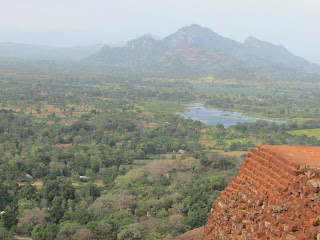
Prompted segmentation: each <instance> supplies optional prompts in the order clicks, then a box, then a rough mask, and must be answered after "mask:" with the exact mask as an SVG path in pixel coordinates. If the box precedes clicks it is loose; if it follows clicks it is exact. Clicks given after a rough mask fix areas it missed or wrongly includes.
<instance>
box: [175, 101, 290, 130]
mask: <svg viewBox="0 0 320 240" xmlns="http://www.w3.org/2000/svg"><path fill="white" fill-rule="evenodd" d="M187 106H188V108H187V111H186V112H184V113H179V114H180V115H181V116H183V117H184V118H191V119H192V120H198V121H200V122H202V123H204V124H208V125H217V124H219V123H221V124H223V125H224V126H225V127H229V126H232V125H236V124H237V123H238V122H240V123H251V122H255V121H258V120H265V121H271V122H273V120H270V119H261V118H252V117H248V116H245V115H244V113H239V112H230V111H225V110H219V109H214V108H205V107H203V104H202V103H193V104H188V105H187ZM274 122H276V123H286V122H285V121H274Z"/></svg>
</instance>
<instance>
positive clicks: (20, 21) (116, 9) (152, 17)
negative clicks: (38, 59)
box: [0, 0, 320, 63]
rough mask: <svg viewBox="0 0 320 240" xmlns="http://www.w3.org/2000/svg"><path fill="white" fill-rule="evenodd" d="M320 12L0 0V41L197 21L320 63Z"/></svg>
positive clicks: (173, 1) (299, 5)
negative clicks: (283, 47) (267, 42)
mask: <svg viewBox="0 0 320 240" xmlns="http://www.w3.org/2000/svg"><path fill="white" fill-rule="evenodd" d="M319 13H320V1H319V0H0V42H8V41H10V42H19V43H33V44H44V45H56V46H74V45H87V44H97V43H114V42H121V41H126V40H130V39H132V38H136V37H139V36H141V35H143V34H146V33H152V34H154V35H158V36H160V37H165V36H167V35H169V34H171V33H173V32H175V31H176V30H177V29H179V28H180V27H183V26H187V25H190V24H193V23H196V24H200V25H202V26H205V27H209V28H210V29H212V30H213V31H215V32H217V33H218V34H220V35H223V36H224V37H229V38H231V39H234V40H237V41H240V42H243V41H244V39H245V38H246V37H247V36H250V35H251V36H254V37H255V38H258V39H261V40H265V41H269V42H272V43H274V44H279V45H284V46H285V47H286V48H288V49H289V50H290V51H292V52H293V53H295V54H296V55H298V56H302V57H304V58H307V59H309V60H312V61H314V62H317V63H320V48H319V43H320V31H319V24H320V14H319Z"/></svg>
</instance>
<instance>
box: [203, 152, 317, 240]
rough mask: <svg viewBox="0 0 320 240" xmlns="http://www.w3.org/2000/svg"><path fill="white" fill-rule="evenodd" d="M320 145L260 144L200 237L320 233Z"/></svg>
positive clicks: (314, 236)
mask: <svg viewBox="0 0 320 240" xmlns="http://www.w3.org/2000/svg"><path fill="white" fill-rule="evenodd" d="M319 187H320V147H305V146H259V148H258V149H252V150H251V153H248V155H247V157H246V158H245V160H244V163H243V165H242V167H241V168H240V171H239V174H238V176H237V177H236V178H234V179H233V181H232V182H230V183H229V184H228V186H227V187H226V188H225V190H224V191H222V192H221V196H220V197H219V198H218V200H217V201H216V202H215V203H214V204H213V206H212V210H211V213H210V214H209V217H208V222H207V224H206V225H205V227H204V235H203V236H199V239H203V240H209V239H320V194H319V190H320V189H319Z"/></svg>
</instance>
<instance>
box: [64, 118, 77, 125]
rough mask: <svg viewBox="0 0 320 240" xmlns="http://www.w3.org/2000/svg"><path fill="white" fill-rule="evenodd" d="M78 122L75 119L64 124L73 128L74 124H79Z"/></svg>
mask: <svg viewBox="0 0 320 240" xmlns="http://www.w3.org/2000/svg"><path fill="white" fill-rule="evenodd" d="M77 121H78V120H77V119H75V120H68V121H66V122H65V123H64V125H65V126H71V125H72V124H74V123H75V122H77Z"/></svg>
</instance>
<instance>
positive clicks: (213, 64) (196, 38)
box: [85, 24, 320, 80]
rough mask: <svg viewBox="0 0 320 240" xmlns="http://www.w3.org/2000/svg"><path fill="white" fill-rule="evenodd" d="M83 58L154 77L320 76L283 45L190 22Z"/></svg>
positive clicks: (314, 77)
mask: <svg viewBox="0 0 320 240" xmlns="http://www.w3.org/2000/svg"><path fill="white" fill-rule="evenodd" d="M85 62H86V63H91V64H99V65H101V66H104V67H106V66H108V67H122V68H129V69H130V68H131V69H135V70H137V69H138V70H139V71H143V72H149V73H151V72H152V74H153V75H159V74H160V75H168V74H170V75H172V76H186V75H188V76H190V75H193V76H194V75H195V76H206V75H214V76H215V77H217V78H224V79H228V78H237V79H246V80H270V79H272V80H274V79H277V78H278V79H280V78H282V79H284V80H290V79H294V78H301V77H305V78H308V79H312V80H314V79H319V78H320V77H319V74H320V66H318V65H316V64H313V63H311V62H309V61H307V60H305V59H303V58H300V57H297V56H295V55H294V54H293V53H291V52H290V51H288V50H287V49H286V48H285V47H283V46H277V45H273V44H271V43H268V42H264V41H260V40H257V39H255V38H253V37H249V38H247V39H246V41H245V42H244V43H240V42H237V41H234V40H231V39H228V38H225V37H222V36H220V35H219V34H217V33H215V32H214V31H212V30H211V29H209V28H205V27H201V26H199V25H195V24H193V25H191V26H187V27H183V28H181V29H179V30H178V31H177V32H175V33H173V34H171V35H169V36H167V37H165V38H163V39H161V40H156V39H154V38H152V36H151V35H144V36H142V37H140V38H138V39H135V40H132V41H129V42H127V44H126V46H123V47H109V46H104V47H103V48H102V49H101V50H100V51H99V52H98V53H97V54H94V55H93V56H91V57H89V58H88V59H86V61H85Z"/></svg>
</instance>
